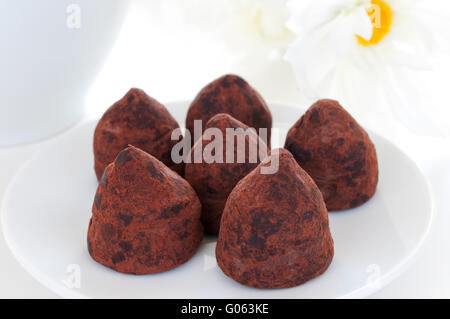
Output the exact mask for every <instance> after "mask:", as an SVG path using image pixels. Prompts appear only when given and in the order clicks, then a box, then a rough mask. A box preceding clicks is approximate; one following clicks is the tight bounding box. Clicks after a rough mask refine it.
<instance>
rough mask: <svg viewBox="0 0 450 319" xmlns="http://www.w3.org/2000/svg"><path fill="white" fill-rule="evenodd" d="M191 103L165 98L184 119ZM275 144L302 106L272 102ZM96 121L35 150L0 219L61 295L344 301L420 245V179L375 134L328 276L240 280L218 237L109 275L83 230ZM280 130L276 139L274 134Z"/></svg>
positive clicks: (382, 278)
mask: <svg viewBox="0 0 450 319" xmlns="http://www.w3.org/2000/svg"><path fill="white" fill-rule="evenodd" d="M187 105H188V104H187V103H171V104H168V108H169V110H170V111H171V112H172V114H173V115H174V116H175V118H176V119H177V120H178V121H179V123H184V118H185V113H186V110H187ZM270 106H271V110H272V113H273V116H274V127H278V128H281V129H282V132H281V134H277V133H276V132H274V133H275V134H274V137H273V146H274V147H279V146H282V145H283V141H284V138H285V133H286V131H287V129H288V128H289V127H290V126H292V125H293V123H294V121H295V120H297V119H298V118H299V117H300V116H301V115H302V113H303V111H302V110H299V109H296V108H293V107H289V106H286V105H280V104H277V103H272V104H271V105H270ZM94 127H95V123H93V122H91V123H87V124H84V125H82V126H79V127H78V128H76V129H74V130H72V131H70V132H69V133H67V134H66V135H65V136H64V137H63V138H61V139H60V140H59V141H58V142H55V143H54V144H53V145H52V146H50V147H49V148H48V149H46V150H43V151H42V152H40V153H39V154H38V155H36V156H35V157H34V158H33V159H32V160H31V161H30V162H29V163H28V164H27V165H26V166H25V167H23V169H22V170H21V171H20V172H19V173H18V174H17V176H16V177H15V179H14V180H13V181H12V183H11V185H10V186H9V189H8V191H7V193H6V196H5V200H4V204H3V209H2V224H3V231H4V235H5V237H6V240H7V242H8V244H9V246H10V248H11V250H12V252H13V254H14V255H15V256H16V258H17V259H18V260H19V262H20V263H21V264H22V265H23V267H25V269H27V270H28V271H29V272H30V273H31V274H32V275H33V276H34V277H35V278H36V279H37V280H39V281H40V282H41V283H42V284H44V285H45V286H47V287H49V288H50V289H52V290H53V291H55V292H56V293H58V294H60V295H61V296H63V297H69V298H72V297H75V298H77V297H78V298H84V297H87V298H91V297H92V298H100V297H101V298H343V297H364V296H367V295H369V294H371V293H372V292H374V291H376V290H378V289H380V288H381V287H383V286H384V285H386V284H387V283H389V282H390V281H391V280H392V279H393V278H395V277H396V276H398V275H399V273H400V272H401V271H402V270H404V269H405V268H406V266H407V265H408V264H409V263H410V262H411V260H412V257H413V256H414V255H415V254H416V252H417V250H418V249H419V248H420V246H421V245H422V243H423V241H424V239H425V237H426V235H427V233H428V230H429V228H430V224H431V220H432V214H433V212H432V201H431V196H430V192H429V187H428V184H427V181H426V179H425V178H424V177H423V175H422V173H421V172H420V170H419V169H418V168H417V166H416V165H415V164H414V163H413V162H412V161H411V160H410V159H409V158H408V157H407V156H405V155H404V154H403V153H402V152H401V151H400V150H399V149H398V148H396V147H395V146H393V145H392V144H391V143H389V142H388V141H386V140H385V139H383V138H381V137H379V136H377V135H374V134H371V137H372V139H373V141H374V143H375V145H376V148H377V152H378V157H379V165H380V182H379V186H378V191H377V193H376V195H375V196H374V197H373V198H372V199H371V200H370V201H369V202H368V203H366V204H365V205H363V206H362V207H359V208H356V209H353V210H350V211H345V212H340V213H331V214H330V227H331V232H332V234H333V238H334V243H335V257H334V260H333V262H332V264H331V266H330V268H329V269H328V270H327V271H326V273H325V274H324V275H322V276H320V277H319V278H316V279H314V280H312V281H309V282H307V283H306V284H304V285H302V286H299V287H295V288H290V289H280V290H259V289H253V288H248V287H245V286H242V285H240V284H238V283H236V282H234V281H233V280H231V279H230V278H228V277H226V276H225V275H224V274H223V273H222V271H221V270H220V269H219V268H218V267H217V264H216V261H215V255H214V251H215V239H214V238H213V237H209V238H206V239H205V241H204V243H203V245H202V246H201V247H200V249H199V250H198V252H197V253H196V255H195V256H194V257H193V258H192V259H191V260H190V261H188V262H187V263H186V264H184V265H182V266H180V267H178V268H176V269H174V270H171V271H168V272H165V273H162V274H157V275H145V276H134V275H125V274H120V273H117V272H114V271H113V270H110V269H108V268H106V267H104V266H102V265H100V264H98V263H96V262H94V261H93V260H92V259H91V257H90V256H89V254H88V252H87V247H86V245H87V244H86V233H87V227H88V223H89V218H90V216H91V206H92V201H93V198H94V195H95V191H96V187H97V181H96V178H95V175H94V169H93V163H94V162H93V154H92V135H93V131H94ZM277 135H278V136H277Z"/></svg>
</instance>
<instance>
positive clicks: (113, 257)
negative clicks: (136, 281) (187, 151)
mask: <svg viewBox="0 0 450 319" xmlns="http://www.w3.org/2000/svg"><path fill="white" fill-rule="evenodd" d="M200 215H201V204H200V201H199V199H198V197H197V195H196V194H195V191H194V190H193V189H192V187H191V186H190V185H189V183H188V182H186V181H185V180H184V179H183V178H181V177H180V176H179V175H178V174H176V173H175V172H173V171H172V170H170V169H169V168H167V167H166V166H165V165H164V164H163V163H161V162H160V161H159V160H157V159H156V158H155V157H153V156H151V155H149V154H147V153H145V152H144V151H142V150H140V149H138V148H135V147H128V148H126V149H125V150H123V151H122V152H120V153H119V155H118V156H117V157H116V159H115V161H114V162H113V163H111V164H110V165H108V167H107V168H106V170H105V172H104V174H103V176H102V178H101V180H100V183H99V186H98V189H97V193H96V195H95V199H94V204H93V207H92V218H91V221H90V223H89V230H88V250H89V254H90V255H91V256H92V258H93V259H94V260H96V261H97V262H99V263H100V264H103V265H105V266H107V267H109V268H112V269H114V270H116V271H119V272H122V273H128V274H138V275H139V274H151V273H159V272H163V271H166V270H170V269H172V268H175V267H177V266H179V265H181V264H183V263H185V262H186V261H188V260H189V259H190V258H191V257H192V256H193V255H194V253H195V252H196V250H197V248H198V246H199V245H200V242H201V241H202V238H203V227H202V225H201V221H200Z"/></svg>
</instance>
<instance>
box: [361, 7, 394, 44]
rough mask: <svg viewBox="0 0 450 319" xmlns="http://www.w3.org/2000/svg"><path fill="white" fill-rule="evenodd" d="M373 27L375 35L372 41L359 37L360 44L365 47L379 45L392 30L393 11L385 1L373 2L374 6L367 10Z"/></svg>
mask: <svg viewBox="0 0 450 319" xmlns="http://www.w3.org/2000/svg"><path fill="white" fill-rule="evenodd" d="M367 14H368V15H369V17H370V19H371V21H372V25H373V34H372V37H371V38H370V40H366V39H364V38H362V37H361V36H359V35H357V36H356V37H357V39H358V43H359V44H361V45H363V46H366V47H367V46H371V45H374V44H377V43H379V42H380V41H381V40H383V39H384V37H385V36H386V35H387V34H388V33H389V31H390V30H391V25H392V15H393V13H392V9H391V7H390V6H389V5H388V4H387V3H386V2H384V1H383V0H372V5H371V6H370V7H369V8H368V9H367Z"/></svg>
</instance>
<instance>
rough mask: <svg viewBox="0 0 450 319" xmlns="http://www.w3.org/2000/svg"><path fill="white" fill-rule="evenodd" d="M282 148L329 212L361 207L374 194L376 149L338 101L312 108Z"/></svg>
mask: <svg viewBox="0 0 450 319" xmlns="http://www.w3.org/2000/svg"><path fill="white" fill-rule="evenodd" d="M285 148H286V149H288V150H289V151H290V152H291V153H292V154H293V155H294V157H295V159H296V160H297V162H298V163H299V164H300V166H301V167H302V168H303V169H304V170H305V171H306V172H308V174H309V175H310V176H311V177H312V178H313V179H314V181H315V182H316V184H317V186H319V188H320V190H321V191H322V194H323V197H324V199H325V203H326V204H327V207H328V210H330V211H338V210H344V209H349V208H354V207H357V206H360V205H362V204H364V203H365V202H367V201H368V200H369V199H370V198H371V197H372V196H373V195H374V194H375V192H376V188H377V184H378V161H377V154H376V150H375V146H374V145H373V143H372V141H371V140H370V138H369V136H368V134H367V133H366V131H364V129H363V128H362V127H361V126H360V125H359V124H358V123H357V122H356V121H355V119H354V118H353V117H352V116H351V115H350V114H349V113H348V112H347V111H345V110H344V108H343V107H342V106H341V105H340V104H339V103H338V102H337V101H334V100H320V101H318V102H317V103H315V104H314V105H312V106H311V107H310V108H309V110H308V111H307V112H306V113H305V114H304V115H303V116H302V117H301V118H300V120H299V121H298V122H297V123H296V124H295V125H294V126H293V127H292V128H291V129H290V130H289V133H288V135H287V138H286V144H285Z"/></svg>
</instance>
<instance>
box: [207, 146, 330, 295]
mask: <svg viewBox="0 0 450 319" xmlns="http://www.w3.org/2000/svg"><path fill="white" fill-rule="evenodd" d="M276 156H279V157H278V158H279V169H278V172H277V173H275V174H267V175H264V174H261V167H262V166H264V165H269V164H267V163H265V162H263V163H261V164H260V165H259V166H258V167H257V168H256V169H254V170H253V171H252V172H251V173H250V174H248V175H247V176H246V177H244V178H243V179H242V180H241V181H240V182H239V183H238V184H237V185H236V187H235V188H234V189H233V191H232V192H231V194H230V196H229V197H228V201H227V203H226V206H225V210H224V213H223V216H222V221H221V226H220V232H219V239H218V242H217V246H216V258H217V262H218V265H219V267H220V268H221V269H222V270H223V272H224V273H225V274H226V275H227V276H229V277H230V278H232V279H234V280H236V281H237V282H239V283H241V284H244V285H247V286H250V287H255V288H288V287H294V286H297V285H300V284H302V283H304V282H306V281H308V280H310V279H313V278H315V277H317V276H319V275H321V274H322V273H323V272H325V271H326V269H327V268H328V266H329V265H330V263H331V261H332V259H333V254H334V248H333V239H332V237H331V233H330V229H329V223H328V212H327V209H326V206H325V203H324V201H323V197H322V194H321V192H320V190H319V189H318V187H317V186H316V184H315V183H314V181H313V180H312V179H311V178H310V177H309V175H308V174H307V173H306V172H305V171H304V170H303V169H302V168H301V167H300V166H299V165H298V164H297V162H296V161H295V159H294V157H293V156H292V154H290V153H289V152H288V151H287V150H285V149H278V150H274V151H272V153H271V155H270V159H271V160H274V157H276Z"/></svg>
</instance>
